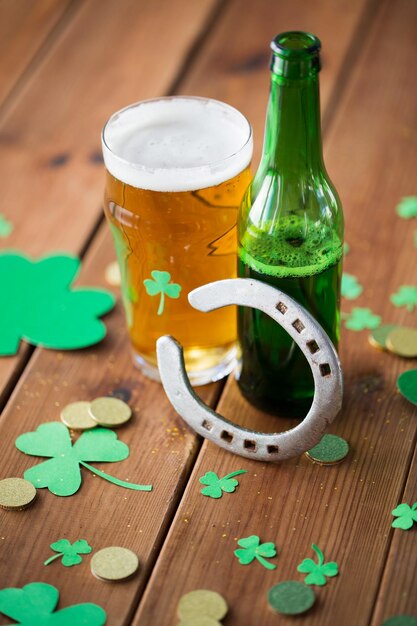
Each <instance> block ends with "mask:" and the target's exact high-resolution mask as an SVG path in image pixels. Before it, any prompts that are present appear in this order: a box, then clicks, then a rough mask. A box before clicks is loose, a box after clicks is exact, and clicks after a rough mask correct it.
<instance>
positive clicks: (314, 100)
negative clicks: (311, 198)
mask: <svg viewBox="0 0 417 626" xmlns="http://www.w3.org/2000/svg"><path fill="white" fill-rule="evenodd" d="M262 164H263V165H264V166H266V167H267V168H268V170H270V169H272V170H275V171H277V172H279V173H280V174H291V173H293V174H296V175H297V177H304V176H308V175H309V174H314V173H317V172H318V171H319V170H321V169H323V167H324V166H323V156H322V144H321V125H320V95H319V79H318V74H316V75H315V76H308V77H306V78H302V79H286V78H283V77H281V76H277V75H276V74H274V73H272V74H271V91H270V96H269V103H268V109H267V119H266V129H265V138H264V148H263V155H262Z"/></svg>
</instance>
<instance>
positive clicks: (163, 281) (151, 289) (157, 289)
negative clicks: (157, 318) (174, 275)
mask: <svg viewBox="0 0 417 626" xmlns="http://www.w3.org/2000/svg"><path fill="white" fill-rule="evenodd" d="M151 276H152V278H153V280H152V279H151V278H146V279H145V280H144V281H143V284H144V285H145V289H146V292H147V293H148V295H149V296H156V295H158V293H159V294H161V297H160V300H159V308H158V313H157V314H158V315H162V313H163V312H164V306H165V296H168V297H169V298H174V299H177V298H179V297H180V291H181V286H180V285H177V284H176V283H170V282H169V281H170V280H171V274H170V273H169V272H160V271H159V270H153V271H152V272H151Z"/></svg>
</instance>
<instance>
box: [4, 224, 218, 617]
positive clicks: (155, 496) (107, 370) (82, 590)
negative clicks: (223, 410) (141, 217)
mask: <svg viewBox="0 0 417 626" xmlns="http://www.w3.org/2000/svg"><path fill="white" fill-rule="evenodd" d="M113 257H114V252H113V245H112V241H111V240H110V235H109V233H108V227H107V225H103V227H102V228H101V230H100V233H99V235H98V237H97V240H96V242H95V244H94V246H93V247H92V249H91V251H90V252H89V253H88V255H87V258H86V260H85V264H84V271H83V273H82V274H83V275H82V279H81V280H80V281H79V282H80V284H83V285H88V284H92V285H100V284H102V285H103V286H104V285H105V282H104V278H103V276H104V269H105V267H106V266H107V264H108V262H109V261H110V260H112V259H113ZM106 325H107V327H108V336H107V338H106V339H105V340H104V341H103V342H102V343H100V344H99V345H98V346H96V347H93V348H90V349H85V350H80V351H74V352H70V353H64V354H63V353H61V352H53V351H46V350H40V349H38V350H37V351H36V353H35V355H34V357H33V359H32V360H31V362H30V365H29V366H28V367H27V368H26V371H25V373H24V375H23V376H22V378H21V379H20V381H19V383H18V385H17V387H16V389H15V391H14V393H13V396H12V398H11V400H10V402H9V404H8V406H7V408H6V410H5V411H4V413H3V415H2V418H1V420H0V439H1V442H2V451H3V455H2V461H1V477H5V476H22V475H23V473H24V471H25V470H26V469H27V468H28V467H31V466H33V465H35V464H37V463H38V462H41V461H42V459H40V458H37V457H29V456H27V455H24V454H22V453H21V452H19V451H18V450H17V449H16V448H15V446H14V442H15V439H16V437H17V436H18V435H19V434H21V433H23V432H28V431H31V430H35V429H36V428H37V426H38V425H39V424H41V423H44V422H48V421H55V420H59V412H60V410H61V408H62V407H63V406H65V405H66V404H67V403H69V402H72V401H75V400H91V399H93V398H95V397H99V396H101V395H104V394H108V393H110V392H112V391H115V390H123V393H124V394H126V393H128V394H129V393H131V399H130V400H129V404H130V406H131V407H132V408H133V409H134V417H133V418H132V420H131V421H130V422H129V423H128V424H127V425H125V426H124V427H122V428H120V429H118V431H117V433H118V435H119V438H120V439H121V440H122V441H124V442H125V443H127V444H128V445H129V447H130V456H129V458H128V459H126V460H125V461H123V462H121V463H114V464H108V463H107V464H106V463H102V464H99V463H95V464H94V465H95V466H97V468H99V469H102V470H103V471H105V472H108V473H109V474H111V475H113V476H116V477H119V478H121V479H128V480H130V481H132V482H138V483H142V484H143V483H146V484H153V486H154V490H153V492H152V493H143V492H134V491H128V490H126V489H123V488H120V487H117V486H115V485H111V484H109V483H107V482H106V481H104V480H102V479H100V478H98V477H94V476H93V475H92V474H91V473H89V472H88V471H84V470H82V477H83V483H82V486H81V488H80V490H79V492H78V493H77V494H75V495H73V496H71V497H58V496H54V495H52V494H51V493H50V492H48V491H47V490H46V489H42V490H39V491H38V496H37V500H36V502H35V504H34V505H33V506H32V507H31V508H29V509H27V510H26V511H18V512H13V511H4V510H1V509H0V527H1V533H0V543H1V547H2V549H1V550H0V588H4V587H13V586H18V587H21V586H22V585H25V584H27V583H29V582H34V581H43V582H46V583H51V584H53V585H55V586H56V587H57V588H58V589H59V590H60V598H61V600H60V604H59V608H62V607H64V606H68V605H70V604H76V603H79V602H96V603H97V604H99V605H101V606H103V607H104V608H105V610H106V611H107V613H108V621H107V623H108V624H109V625H110V624H111V626H117V625H122V624H123V625H124V624H126V623H128V620H129V616H130V615H131V614H132V612H133V610H134V608H135V606H136V603H137V599H138V597H139V594H140V593H141V590H142V588H143V586H144V584H145V582H146V580H147V578H148V577H149V573H150V570H151V568H152V565H153V563H154V561H155V559H156V556H157V554H158V553H159V548H160V545H161V543H162V540H163V538H164V536H165V535H166V532H167V527H168V525H169V523H170V521H171V519H172V516H173V514H174V512H175V509H176V506H177V504H178V500H179V498H180V496H181V493H182V491H183V485H184V482H185V481H186V479H187V476H188V474H189V471H190V468H191V465H192V463H193V461H194V459H195V455H196V453H197V450H198V442H197V440H196V437H195V436H194V435H193V434H191V433H189V432H187V430H186V428H185V427H184V425H183V423H182V420H181V419H180V418H179V417H178V416H177V415H176V414H175V411H174V410H173V409H172V408H171V406H170V404H169V402H168V400H167V399H166V397H165V394H164V392H163V390H162V387H161V386H160V385H159V384H158V383H155V382H152V381H150V380H145V379H144V377H143V376H141V374H140V373H139V372H138V370H137V369H135V368H134V366H133V364H132V360H131V356H130V350H129V345H128V339H127V333H126V328H125V320H124V313H123V311H122V306H121V303H120V302H119V303H118V305H117V308H116V310H115V311H114V312H112V313H111V314H110V315H108V316H107V318H106ZM201 394H202V397H203V399H204V401H205V402H208V403H209V404H213V403H214V402H215V399H216V397H217V395H218V391H217V386H216V385H209V386H206V387H204V388H201ZM64 537H65V538H68V539H69V540H70V541H74V540H76V539H79V538H84V539H86V540H87V541H88V542H89V543H90V544H91V545H92V546H93V548H94V550H95V551H97V550H99V549H100V548H103V547H106V546H109V545H120V546H125V547H128V548H130V549H132V550H134V551H135V552H136V553H137V554H138V556H139V559H140V563H141V565H140V571H139V573H138V575H137V576H135V577H134V578H132V580H130V581H128V582H125V583H123V584H108V583H104V582H101V581H99V580H98V579H96V578H95V577H94V576H93V575H92V574H91V572H90V565H89V561H90V557H85V558H84V562H83V563H82V564H81V565H79V566H77V567H74V568H72V569H68V568H66V567H63V566H62V565H61V564H60V563H58V562H54V563H53V564H51V565H49V566H48V567H45V566H44V565H43V562H44V561H45V560H46V559H47V558H48V557H49V556H50V555H51V550H50V548H49V545H50V544H51V543H52V542H53V541H56V540H58V539H61V538H64ZM8 622H9V620H7V619H5V618H4V617H0V624H5V623H8Z"/></svg>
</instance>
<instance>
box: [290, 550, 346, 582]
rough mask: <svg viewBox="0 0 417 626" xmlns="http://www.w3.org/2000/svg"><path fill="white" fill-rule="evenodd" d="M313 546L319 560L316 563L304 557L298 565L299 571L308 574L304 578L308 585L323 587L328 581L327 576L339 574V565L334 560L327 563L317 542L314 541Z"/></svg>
mask: <svg viewBox="0 0 417 626" xmlns="http://www.w3.org/2000/svg"><path fill="white" fill-rule="evenodd" d="M311 547H312V548H313V550H314V552H315V553H316V554H317V559H318V562H317V563H315V562H314V561H313V559H304V561H303V562H302V563H300V565H299V566H298V567H297V571H298V572H301V574H308V576H306V577H305V579H304V582H305V583H306V585H317V586H318V587H322V586H323V585H325V584H326V583H327V580H326V577H327V578H331V577H333V576H337V575H338V573H339V566H338V564H337V563H335V562H334V561H330V562H329V563H325V562H324V556H323V552H322V551H321V550H320V548H319V547H318V546H316V544H315V543H313V545H312V546H311Z"/></svg>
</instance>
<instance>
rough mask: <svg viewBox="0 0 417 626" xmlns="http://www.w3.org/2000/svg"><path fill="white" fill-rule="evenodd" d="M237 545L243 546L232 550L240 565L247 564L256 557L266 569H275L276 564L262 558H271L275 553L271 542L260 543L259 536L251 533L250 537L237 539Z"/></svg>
mask: <svg viewBox="0 0 417 626" xmlns="http://www.w3.org/2000/svg"><path fill="white" fill-rule="evenodd" d="M237 545H238V546H241V547H242V548H243V550H235V551H234V555H235V556H237V558H238V559H239V563H240V564H241V565H249V563H252V561H253V560H254V559H257V560H258V561H259V563H260V564H261V565H263V566H264V567H265V568H266V569H270V570H272V569H276V567H277V566H276V565H274V563H269V561H266V560H265V558H263V557H266V558H268V559H271V558H272V557H274V556H276V555H277V551H276V549H275V545H274V544H273V543H272V542H269V543H261V540H260V539H259V537H257V536H256V535H251V536H250V537H246V538H244V539H239V541H238V542H237Z"/></svg>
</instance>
